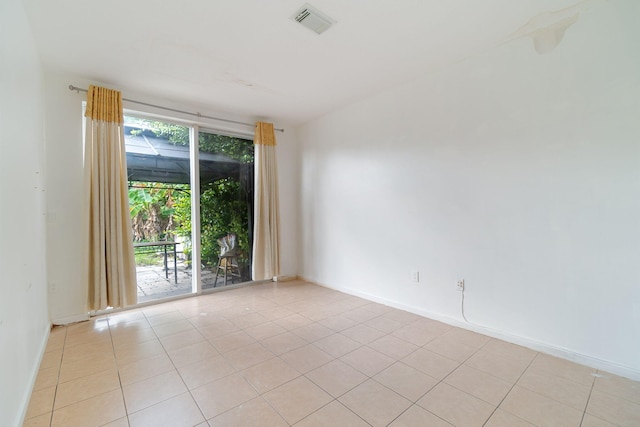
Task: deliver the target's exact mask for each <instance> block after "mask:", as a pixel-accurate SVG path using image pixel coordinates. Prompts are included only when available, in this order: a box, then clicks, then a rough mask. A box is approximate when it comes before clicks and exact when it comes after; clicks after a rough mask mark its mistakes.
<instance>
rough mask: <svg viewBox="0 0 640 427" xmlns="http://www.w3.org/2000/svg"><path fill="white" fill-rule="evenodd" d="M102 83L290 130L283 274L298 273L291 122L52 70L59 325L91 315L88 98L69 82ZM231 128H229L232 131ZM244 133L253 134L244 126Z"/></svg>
mask: <svg viewBox="0 0 640 427" xmlns="http://www.w3.org/2000/svg"><path fill="white" fill-rule="evenodd" d="M90 83H92V84H100V85H104V86H106V87H112V88H114V89H119V90H121V91H122V92H123V96H124V97H125V98H129V99H134V100H137V101H144V102H147V103H152V104H157V105H162V106H165V107H171V108H175V109H181V110H185V111H200V112H201V113H202V114H205V115H212V116H215V117H228V118H231V119H234V120H240V121H245V122H250V123H251V122H253V121H255V120H257V119H260V120H266V121H274V122H275V125H276V127H285V129H286V130H285V132H284V133H277V134H276V139H277V141H278V151H277V152H278V163H279V164H278V166H279V173H280V189H281V214H282V224H283V232H282V238H283V246H282V274H283V275H292V276H295V275H297V266H298V259H297V253H298V249H297V244H298V241H297V235H296V231H297V206H298V199H297V196H298V181H297V179H296V177H297V176H298V172H297V158H298V155H297V148H296V146H295V132H294V131H292V130H291V128H290V127H289V126H287V124H286V123H282V122H279V121H278V120H277V119H273V118H269V117H261V118H253V117H251V118H248V117H229V116H228V115H227V114H224V113H216V112H211V111H207V110H206V109H204V108H203V107H202V106H193V105H185V104H179V103H176V102H175V101H171V100H166V99H157V98H154V97H153V96H152V95H149V94H141V93H136V91H135V90H132V89H131V88H121V87H114V86H110V85H109V82H100V81H92V80H89V79H87V78H81V77H78V76H73V75H68V74H59V73H54V72H51V71H47V72H46V73H45V86H46V109H47V141H48V144H49V145H50V147H51V148H50V149H49V150H48V151H47V171H48V176H47V177H48V189H49V191H48V193H47V204H48V209H49V217H50V220H49V226H48V229H47V237H48V249H49V250H48V260H49V283H50V286H51V288H52V291H51V292H50V294H51V295H50V299H49V300H50V310H51V317H52V319H53V321H54V323H68V322H71V321H77V320H79V319H82V318H83V317H86V312H87V308H86V299H87V291H86V288H87V287H86V284H85V283H86V282H85V279H84V277H85V269H84V266H83V265H82V259H83V258H82V247H83V246H82V245H83V241H84V234H83V230H82V197H83V183H82V178H83V171H82V138H83V135H82V101H83V100H85V99H86V95H84V94H82V93H81V94H78V93H76V92H71V91H69V89H68V86H69V85H70V84H73V85H74V86H78V87H82V88H87V87H88V85H89V84H90ZM125 108H130V109H136V110H138V111H143V112H145V113H151V114H162V115H167V112H166V111H162V110H157V109H155V110H154V109H150V108H148V107H144V108H145V109H144V110H142V109H141V107H140V106H139V105H137V104H131V103H125ZM177 118H179V119H186V120H193V117H190V116H182V117H177ZM227 130H230V129H228V128H227ZM238 130H242V131H245V132H246V131H252V129H251V128H247V127H242V128H241V129H238Z"/></svg>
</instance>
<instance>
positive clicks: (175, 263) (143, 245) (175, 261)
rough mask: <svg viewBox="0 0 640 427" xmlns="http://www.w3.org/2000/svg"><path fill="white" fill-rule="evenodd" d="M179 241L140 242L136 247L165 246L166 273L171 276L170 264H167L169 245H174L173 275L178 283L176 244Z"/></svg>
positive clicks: (134, 245) (167, 276)
mask: <svg viewBox="0 0 640 427" xmlns="http://www.w3.org/2000/svg"><path fill="white" fill-rule="evenodd" d="M178 243H179V242H169V241H164V242H138V243H134V244H133V247H134V248H148V247H153V246H162V247H163V248H164V275H165V277H166V278H167V279H168V278H169V266H168V264H167V246H173V277H174V280H175V283H176V284H178V257H177V256H176V246H177V245H178Z"/></svg>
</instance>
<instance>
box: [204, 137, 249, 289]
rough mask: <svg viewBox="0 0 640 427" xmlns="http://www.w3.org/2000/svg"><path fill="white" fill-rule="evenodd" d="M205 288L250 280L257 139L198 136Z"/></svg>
mask: <svg viewBox="0 0 640 427" xmlns="http://www.w3.org/2000/svg"><path fill="white" fill-rule="evenodd" d="M198 144H199V145H198V147H199V152H198V159H199V160H198V166H199V174H200V243H201V263H202V279H201V281H202V287H203V289H208V288H214V287H221V286H229V285H232V284H236V283H242V282H247V281H249V280H251V248H252V244H253V233H252V224H253V141H251V140H247V139H242V138H237V137H233V136H227V135H221V134H219V133H215V132H213V131H208V130H202V131H200V132H199V134H198Z"/></svg>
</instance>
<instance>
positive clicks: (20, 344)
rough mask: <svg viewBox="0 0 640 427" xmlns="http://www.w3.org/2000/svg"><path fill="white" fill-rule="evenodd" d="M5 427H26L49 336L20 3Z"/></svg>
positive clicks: (11, 25)
mask: <svg viewBox="0 0 640 427" xmlns="http://www.w3.org/2000/svg"><path fill="white" fill-rule="evenodd" d="M0 58H1V59H0V61H1V62H2V66H0V93H1V94H2V95H1V96H0V129H2V131H1V132H0V149H1V153H0V236H2V240H1V243H0V249H1V250H0V274H1V277H2V278H1V279H0V283H1V285H0V425H2V426H19V425H21V424H22V419H23V417H24V414H25V411H26V407H27V404H28V402H29V395H30V393H31V389H32V387H33V383H34V381H35V376H36V374H37V371H38V366H39V364H40V360H41V357H42V354H43V352H44V348H45V347H44V346H45V345H46V340H47V337H48V332H49V327H50V323H49V315H48V311H47V286H46V256H45V244H44V243H45V216H44V214H45V206H44V191H45V189H44V182H45V181H44V174H45V169H44V160H43V157H44V139H43V136H44V127H43V110H44V105H43V104H44V102H43V94H42V70H41V65H40V61H39V59H38V54H37V52H36V48H35V44H34V42H33V39H32V36H31V31H30V29H29V25H28V23H27V20H26V17H25V14H24V11H23V9H22V5H21V2H20V1H19V0H8V1H3V2H1V3H0Z"/></svg>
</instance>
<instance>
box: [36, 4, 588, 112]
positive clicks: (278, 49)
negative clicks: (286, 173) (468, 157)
mask: <svg viewBox="0 0 640 427" xmlns="http://www.w3.org/2000/svg"><path fill="white" fill-rule="evenodd" d="M305 1H306V0H179V1H178V0H174V1H166V0H165V1H162V0H160V1H157V0H154V1H152V0H111V1H108V2H104V1H102V2H98V1H96V0H59V1H51V0H24V5H25V9H26V11H27V15H28V17H29V20H30V22H31V25H32V30H33V33H34V37H35V40H36V44H37V46H38V48H39V50H40V54H41V58H42V61H43V64H44V66H45V67H46V68H47V69H50V70H53V71H56V72H63V73H70V74H72V75H77V76H80V77H86V78H87V79H89V80H95V81H99V82H104V83H108V84H112V85H114V86H117V87H120V88H130V89H132V90H135V91H136V92H139V93H148V94H150V95H152V96H154V97H155V96H157V97H159V98H164V99H170V100H174V101H176V102H179V103H188V104H192V105H198V106H200V105H202V106H206V107H208V109H209V110H213V111H226V112H229V113H233V114H240V115H246V116H252V117H269V118H273V119H279V120H283V121H286V122H289V123H290V124H300V123H304V122H305V121H308V120H310V119H312V118H315V117H318V116H321V115H323V114H326V113H327V112H329V111H331V110H332V109H335V108H337V107H340V106H343V105H346V104H349V103H351V102H353V101H356V100H358V99H361V98H363V97H366V96H367V95H371V94H373V93H376V92H379V91H381V90H383V89H385V88H387V87H391V86H394V85H397V84H400V83H402V82H405V81H408V80H411V79H414V78H417V77H419V76H422V75H424V74H426V73H429V72H430V71H433V70H437V69H441V68H442V67H445V66H447V65H448V64H451V63H453V62H455V61H459V60H461V59H463V58H465V57H468V56H470V55H474V54H477V53H479V52H481V51H484V50H487V49H490V48H492V47H494V46H497V45H499V44H501V43H504V42H505V41H507V40H509V39H510V38H511V37H512V36H513V35H514V34H518V30H519V29H520V28H521V27H523V26H524V25H525V24H526V23H527V22H529V21H530V20H532V19H533V18H535V17H537V16H539V15H541V14H544V13H545V12H550V11H558V10H562V9H564V8H567V7H570V6H573V5H576V4H578V7H582V6H584V5H585V4H588V3H589V2H590V0H587V1H582V2H577V1H576V0H440V1H434V0H395V1H391V0H366V1H365V0H360V1H358V0H310V1H309V3H310V4H311V5H312V6H314V7H315V8H317V9H319V10H321V11H322V12H324V13H325V14H327V15H329V16H330V17H331V18H333V19H334V20H335V21H337V24H336V25H335V26H333V27H332V28H330V29H329V30H328V31H326V32H325V33H324V34H322V35H317V34H315V33H313V32H311V31H310V30H308V29H306V28H304V27H302V26H301V25H300V24H298V23H296V22H294V21H293V20H291V19H290V17H291V15H292V14H294V13H295V12H296V11H297V10H298V9H299V8H300V7H301V6H302V5H303V4H304V3H305ZM593 1H596V0H593ZM542 16H547V15H542ZM69 83H70V84H74V82H69ZM124 95H125V97H126V96H127V94H126V92H125V93H124Z"/></svg>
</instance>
